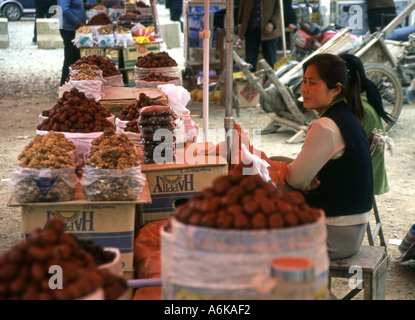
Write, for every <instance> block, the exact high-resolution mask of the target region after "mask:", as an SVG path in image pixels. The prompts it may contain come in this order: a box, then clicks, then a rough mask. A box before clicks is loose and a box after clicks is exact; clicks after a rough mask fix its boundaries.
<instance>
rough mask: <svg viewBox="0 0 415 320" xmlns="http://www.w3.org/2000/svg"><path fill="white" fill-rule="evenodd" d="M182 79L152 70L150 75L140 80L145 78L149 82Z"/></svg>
mask: <svg viewBox="0 0 415 320" xmlns="http://www.w3.org/2000/svg"><path fill="white" fill-rule="evenodd" d="M177 79H180V78H179V77H169V76H165V75H163V74H160V73H155V72H150V73H149V74H148V75H146V76H144V77H142V78H141V79H140V80H144V81H147V82H155V81H157V82H169V81H173V80H177Z"/></svg>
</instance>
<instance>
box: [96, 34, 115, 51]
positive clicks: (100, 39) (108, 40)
mask: <svg viewBox="0 0 415 320" xmlns="http://www.w3.org/2000/svg"><path fill="white" fill-rule="evenodd" d="M96 43H97V47H109V48H112V47H114V46H115V40H114V35H113V34H98V35H97V41H96Z"/></svg>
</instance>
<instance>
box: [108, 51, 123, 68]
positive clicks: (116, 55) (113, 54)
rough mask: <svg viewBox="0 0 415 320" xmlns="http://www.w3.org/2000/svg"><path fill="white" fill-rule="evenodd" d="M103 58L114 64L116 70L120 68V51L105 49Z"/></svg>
mask: <svg viewBox="0 0 415 320" xmlns="http://www.w3.org/2000/svg"><path fill="white" fill-rule="evenodd" d="M104 54H105V58H108V59H110V60H111V61H112V62H114V63H115V65H116V66H117V69H118V68H119V67H120V54H121V50H120V49H117V48H105V53H104Z"/></svg>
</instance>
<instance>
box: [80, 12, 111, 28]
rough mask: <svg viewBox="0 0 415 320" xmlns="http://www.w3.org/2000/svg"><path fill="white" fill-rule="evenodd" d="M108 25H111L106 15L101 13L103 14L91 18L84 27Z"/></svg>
mask: <svg viewBox="0 0 415 320" xmlns="http://www.w3.org/2000/svg"><path fill="white" fill-rule="evenodd" d="M108 24H112V21H111V19H110V18H109V17H108V15H107V14H106V13H104V12H103V13H99V14H96V15H95V16H93V17H92V18H91V20H89V21H88V23H87V24H86V25H87V26H103V25H108Z"/></svg>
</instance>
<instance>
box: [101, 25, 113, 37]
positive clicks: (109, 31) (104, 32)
mask: <svg viewBox="0 0 415 320" xmlns="http://www.w3.org/2000/svg"><path fill="white" fill-rule="evenodd" d="M97 33H98V34H100V35H108V34H113V33H114V32H113V30H112V28H110V27H107V26H102V27H101V28H99V29H98V30H97Z"/></svg>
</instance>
